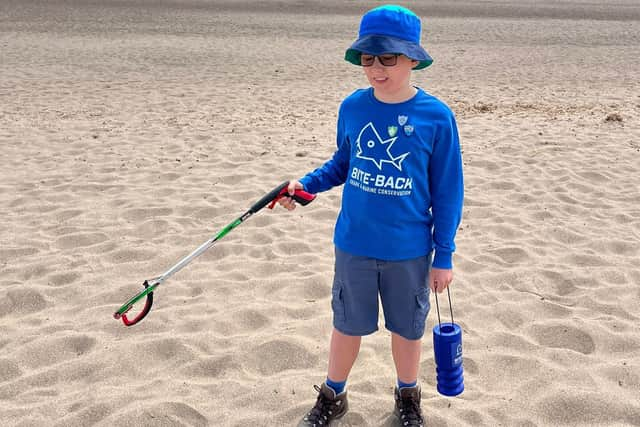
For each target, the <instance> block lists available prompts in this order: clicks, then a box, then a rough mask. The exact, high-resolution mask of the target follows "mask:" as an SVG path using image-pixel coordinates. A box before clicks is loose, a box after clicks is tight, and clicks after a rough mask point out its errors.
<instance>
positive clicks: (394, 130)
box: [387, 126, 398, 138]
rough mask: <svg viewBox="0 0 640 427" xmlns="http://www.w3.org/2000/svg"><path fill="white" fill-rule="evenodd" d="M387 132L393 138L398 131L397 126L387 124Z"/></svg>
mask: <svg viewBox="0 0 640 427" xmlns="http://www.w3.org/2000/svg"><path fill="white" fill-rule="evenodd" d="M387 132H389V136H390V137H392V138H393V137H394V136H396V134H397V133H398V127H397V126H388V127H387Z"/></svg>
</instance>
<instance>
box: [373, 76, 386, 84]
mask: <svg viewBox="0 0 640 427" xmlns="http://www.w3.org/2000/svg"><path fill="white" fill-rule="evenodd" d="M373 80H374V81H376V82H378V83H383V82H386V81H387V77H374V78H373Z"/></svg>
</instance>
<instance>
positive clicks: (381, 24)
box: [359, 5, 422, 44]
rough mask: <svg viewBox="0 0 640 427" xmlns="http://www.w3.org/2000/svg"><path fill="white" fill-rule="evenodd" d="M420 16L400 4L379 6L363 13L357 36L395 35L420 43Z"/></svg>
mask: <svg viewBox="0 0 640 427" xmlns="http://www.w3.org/2000/svg"><path fill="white" fill-rule="evenodd" d="M421 31H422V27H421V24H420V18H419V17H418V16H417V15H416V14H415V13H413V12H411V11H410V10H409V9H406V8H404V7H401V6H392V5H386V6H380V7H376V8H375V9H371V10H370V11H368V12H367V13H365V14H364V16H363V17H362V20H361V21H360V32H359V37H364V36H368V35H372V34H375V35H381V36H390V37H396V38H399V39H402V40H407V41H410V42H413V43H417V44H420V33H421Z"/></svg>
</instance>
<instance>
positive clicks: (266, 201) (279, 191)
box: [249, 181, 316, 213]
mask: <svg viewBox="0 0 640 427" xmlns="http://www.w3.org/2000/svg"><path fill="white" fill-rule="evenodd" d="M288 187H289V181H285V182H283V183H282V184H280V185H278V186H277V187H276V188H274V189H273V190H271V191H269V192H268V193H267V194H265V195H264V197H262V199H260V200H258V201H257V202H255V203H254V204H253V206H251V208H250V209H249V211H250V212H251V213H256V212H258V211H259V210H260V209H262V208H264V207H265V206H267V205H269V208H273V206H274V205H275V203H276V202H277V201H278V200H280V199H281V198H283V197H291V198H292V199H293V200H295V201H296V202H298V203H300V204H301V205H302V206H304V205H308V204H309V203H311V202H312V201H313V200H314V199H315V198H316V195H315V194H311V193H307V192H306V191H303V190H296V191H295V192H294V194H293V195H290V194H289V192H288Z"/></svg>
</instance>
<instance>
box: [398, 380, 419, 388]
mask: <svg viewBox="0 0 640 427" xmlns="http://www.w3.org/2000/svg"><path fill="white" fill-rule="evenodd" d="M417 385H418V381H414V382H412V383H403V382H402V381H400V380H398V390H400V389H401V388H407V387H409V388H411V387H415V386H417Z"/></svg>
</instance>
